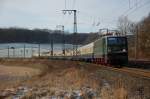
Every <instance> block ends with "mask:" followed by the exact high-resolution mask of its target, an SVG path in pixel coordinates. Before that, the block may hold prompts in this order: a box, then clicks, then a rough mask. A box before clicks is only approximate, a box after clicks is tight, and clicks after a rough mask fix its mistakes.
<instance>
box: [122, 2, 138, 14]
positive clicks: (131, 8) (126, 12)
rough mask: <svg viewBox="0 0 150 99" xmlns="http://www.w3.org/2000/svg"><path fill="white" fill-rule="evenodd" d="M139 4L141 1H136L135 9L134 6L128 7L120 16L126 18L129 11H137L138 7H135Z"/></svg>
mask: <svg viewBox="0 0 150 99" xmlns="http://www.w3.org/2000/svg"><path fill="white" fill-rule="evenodd" d="M140 2H141V0H140V1H137V0H136V7H135V6H132V7H130V8H129V9H127V10H126V11H125V12H124V13H123V14H121V16H126V14H128V12H130V11H131V10H133V9H138V8H139V7H137V5H138V4H139V3H140ZM130 4H131V2H130ZM130 6H131V5H130Z"/></svg>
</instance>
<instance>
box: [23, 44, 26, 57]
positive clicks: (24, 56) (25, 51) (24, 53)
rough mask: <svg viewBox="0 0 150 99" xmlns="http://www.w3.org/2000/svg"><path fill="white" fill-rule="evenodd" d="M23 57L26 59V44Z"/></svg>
mask: <svg viewBox="0 0 150 99" xmlns="http://www.w3.org/2000/svg"><path fill="white" fill-rule="evenodd" d="M23 57H24V58H25V57H26V45H25V44H24V46H23Z"/></svg>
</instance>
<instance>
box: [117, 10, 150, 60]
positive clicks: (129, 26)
mask: <svg viewBox="0 0 150 99" xmlns="http://www.w3.org/2000/svg"><path fill="white" fill-rule="evenodd" d="M118 30H119V31H120V33H121V34H122V35H128V37H129V38H128V48H129V58H136V59H150V13H149V15H148V16H146V17H144V18H143V19H142V20H141V21H140V22H136V23H135V22H132V21H130V20H129V19H128V17H120V18H119V20H118ZM129 35H130V36H129Z"/></svg>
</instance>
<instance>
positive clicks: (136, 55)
mask: <svg viewBox="0 0 150 99" xmlns="http://www.w3.org/2000/svg"><path fill="white" fill-rule="evenodd" d="M138 33H139V27H138V25H137V26H136V35H135V59H137V58H138V53H137V51H138Z"/></svg>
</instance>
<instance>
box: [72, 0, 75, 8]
mask: <svg viewBox="0 0 150 99" xmlns="http://www.w3.org/2000/svg"><path fill="white" fill-rule="evenodd" d="M75 4H76V0H73V4H72V9H74V8H75Z"/></svg>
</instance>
